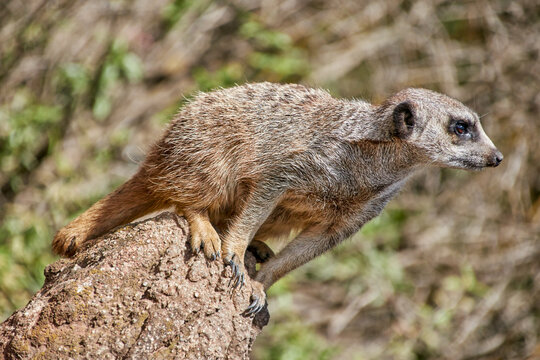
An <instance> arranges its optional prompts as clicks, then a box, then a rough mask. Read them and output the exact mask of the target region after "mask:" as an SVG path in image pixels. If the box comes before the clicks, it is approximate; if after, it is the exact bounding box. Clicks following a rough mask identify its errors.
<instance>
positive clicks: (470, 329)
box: [0, 0, 540, 359]
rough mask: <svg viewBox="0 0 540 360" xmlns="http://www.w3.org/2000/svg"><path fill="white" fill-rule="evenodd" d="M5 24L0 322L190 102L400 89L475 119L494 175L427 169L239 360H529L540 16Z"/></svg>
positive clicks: (97, 5)
mask: <svg viewBox="0 0 540 360" xmlns="http://www.w3.org/2000/svg"><path fill="white" fill-rule="evenodd" d="M0 24H1V25H0V188H1V194H0V320H3V319H5V318H7V317H8V316H9V315H10V314H11V313H12V312H13V311H15V310H16V309H17V308H20V307H22V306H24V305H25V304H26V303H27V301H28V300H29V298H30V297H31V296H32V294H33V293H34V292H36V291H37V290H38V289H39V288H40V287H41V286H42V283H43V280H44V278H43V269H44V267H45V266H46V265H47V264H49V263H51V262H53V261H55V260H56V259H57V258H56V257H55V256H54V255H53V254H52V253H51V251H50V243H51V240H52V236H53V234H54V232H55V231H56V230H57V229H59V228H60V227H61V226H63V225H65V224H66V223H67V222H68V221H69V220H70V219H72V218H74V217H75V216H76V215H78V214H79V213H81V212H82V211H83V210H84V209H86V208H88V207H89V206H90V205H91V204H92V203H93V202H95V201H96V200H98V199H99V198H101V197H102V196H103V195H105V194H106V193H108V192H110V191H111V190H112V189H114V188H115V187H116V186H118V185H119V184H120V183H122V182H123V181H124V180H126V179H127V178H128V177H129V176H130V175H131V174H133V173H134V172H135V170H136V168H137V164H138V163H139V162H140V161H141V160H142V159H143V158H144V154H145V151H146V150H147V149H148V147H149V145H150V144H151V143H152V142H153V141H155V140H156V139H157V138H158V137H159V136H160V133H161V131H162V129H163V128H164V126H165V125H166V124H167V122H168V120H169V119H170V118H171V116H172V115H173V114H174V113H175V112H176V111H177V109H178V108H179V107H181V106H182V104H183V103H184V102H185V100H186V99H189V98H190V97H191V96H192V95H193V94H194V93H196V92H197V91H199V90H203V91H206V90H210V89H213V88H216V87H229V86H233V85H234V84H241V83H244V82H256V81H273V82H297V83H302V84H307V85H310V86H314V87H322V88H325V89H328V90H329V91H330V92H331V93H332V94H333V95H335V96H338V97H347V98H353V97H354V98H364V99H366V100H369V101H374V102H379V101H381V100H382V99H384V98H385V97H386V96H388V95H390V94H392V93H393V92H395V91H397V90H399V89H402V88H404V87H409V86H415V87H425V88H429V89H434V90H437V91H441V92H444V93H446V94H448V95H450V96H453V97H455V98H457V99H459V100H461V101H463V102H464V103H466V104H467V105H469V106H470V107H472V108H473V109H475V110H476V111H477V112H478V114H479V115H481V116H482V121H483V124H484V128H485V130H486V132H487V133H488V135H489V136H490V137H491V138H492V140H493V141H494V143H495V144H496V145H497V146H498V147H499V149H501V150H502V152H503V153H504V155H505V160H504V162H503V163H502V165H501V166H500V167H498V168H496V169H488V170H485V171H482V172H472V173H468V172H464V171H456V170H440V169H435V168H434V169H428V170H426V171H423V172H422V173H420V174H419V175H418V176H416V177H414V179H413V180H412V181H410V183H409V184H408V186H407V187H406V189H404V191H402V193H401V194H400V195H399V196H398V197H397V198H396V199H395V200H394V201H393V202H391V204H390V205H389V206H388V207H387V209H386V210H385V211H384V213H383V214H382V215H381V216H380V217H379V218H377V219H375V220H374V221H372V222H371V223H370V224H368V225H367V226H366V227H365V228H364V229H363V230H362V231H361V232H360V233H359V234H357V235H356V236H355V237H354V238H353V239H352V240H349V241H346V242H345V243H344V244H342V245H341V246H339V247H338V248H337V249H335V250H334V251H332V252H330V253H328V254H326V255H324V256H322V257H320V258H318V259H317V260H315V261H313V262H311V263H309V264H308V265H306V266H304V267H302V268H301V269H298V270H296V271H295V272H293V273H292V274H290V275H289V276H287V277H286V278H284V279H282V280H281V281H280V282H278V283H277V284H276V285H275V286H274V287H273V288H272V289H271V291H270V294H269V303H270V312H271V315H272V318H271V321H270V324H269V325H268V326H267V327H266V328H265V330H264V332H263V333H262V334H261V335H260V336H259V338H258V339H257V342H256V343H255V347H254V352H253V355H252V357H253V359H436V358H448V359H525V358H528V357H530V358H532V357H533V356H535V355H534V354H536V356H540V347H539V345H538V344H539V334H540V300H539V299H540V235H539V234H540V171H539V170H540V139H539V136H540V119H539V110H540V82H539V78H540V61H539V52H540V4H539V3H538V1H536V0H521V1H506V0H493V1H487V0H486V1H482V0H480V1H464V2H462V1H458V2H456V1H425V0H424V1H408V0H404V1H398V0H396V1H394V0H381V1H357V0H332V1H322V0H313V1H312V0H236V1H207V0H153V1H146V0H133V1H121V0H117V1H102V0H92V1H68V0H56V1H46V0H24V1H23V0H4V1H2V2H1V3H0ZM273 246H275V247H279V246H280V244H273Z"/></svg>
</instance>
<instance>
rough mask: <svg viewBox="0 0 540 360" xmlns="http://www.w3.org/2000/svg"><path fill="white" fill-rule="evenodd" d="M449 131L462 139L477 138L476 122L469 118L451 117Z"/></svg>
mask: <svg viewBox="0 0 540 360" xmlns="http://www.w3.org/2000/svg"><path fill="white" fill-rule="evenodd" d="M448 131H449V132H450V133H453V134H455V135H457V136H458V138H459V139H461V140H467V139H473V140H474V139H475V138H476V133H477V131H476V124H475V123H474V122H472V121H470V120H468V119H464V118H453V117H450V123H449V126H448Z"/></svg>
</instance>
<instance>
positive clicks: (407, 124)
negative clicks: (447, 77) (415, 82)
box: [384, 89, 503, 170]
mask: <svg viewBox="0 0 540 360" xmlns="http://www.w3.org/2000/svg"><path fill="white" fill-rule="evenodd" d="M384 107H385V108H386V111H389V110H391V111H392V115H391V121H392V122H393V132H394V136H397V137H399V138H401V139H402V141H405V142H408V143H411V144H413V145H415V147H416V148H418V149H419V150H420V153H421V154H422V155H423V156H424V157H425V160H426V161H427V162H428V163H432V164H434V165H437V166H441V167H449V168H458V169H468V170H477V169H481V168H484V167H486V166H492V167H494V166H498V165H499V164H500V163H501V161H502V159H503V155H502V153H501V152H500V151H499V150H497V148H496V147H495V145H493V142H492V141H491V139H490V138H489V137H488V136H487V135H486V133H485V132H484V130H483V129H482V125H481V124H480V119H479V118H478V115H477V114H476V113H475V112H474V111H472V110H471V109H469V108H468V107H466V106H465V105H463V104H462V103H461V102H459V101H457V100H455V99H452V98H450V97H448V96H446V95H442V94H439V93H437V92H434V91H430V90H426V89H405V90H402V91H400V92H398V93H397V94H395V95H394V96H392V97H390V98H389V99H388V100H387V101H386V102H385V104H384ZM387 114H388V112H387ZM388 115H389V114H388Z"/></svg>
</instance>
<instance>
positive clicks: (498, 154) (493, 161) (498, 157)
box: [489, 150, 504, 167]
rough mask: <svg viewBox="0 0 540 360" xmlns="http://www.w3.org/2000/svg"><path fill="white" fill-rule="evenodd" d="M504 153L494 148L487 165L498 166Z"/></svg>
mask: <svg viewBox="0 0 540 360" xmlns="http://www.w3.org/2000/svg"><path fill="white" fill-rule="evenodd" d="M503 159H504V155H503V154H502V152H500V151H499V150H495V153H494V154H493V157H492V158H491V160H490V162H489V165H490V166H493V167H496V166H499V164H500V163H501V162H502V161H503Z"/></svg>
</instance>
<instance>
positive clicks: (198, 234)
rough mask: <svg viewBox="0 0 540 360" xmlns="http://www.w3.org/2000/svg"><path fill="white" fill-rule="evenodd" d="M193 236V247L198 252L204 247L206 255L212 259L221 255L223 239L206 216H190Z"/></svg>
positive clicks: (191, 240) (191, 242) (189, 220)
mask: <svg viewBox="0 0 540 360" xmlns="http://www.w3.org/2000/svg"><path fill="white" fill-rule="evenodd" d="M188 222H189V226H190V232H191V238H190V244H191V249H192V250H193V252H194V253H198V252H199V250H200V249H201V248H202V249H203V251H204V255H205V256H206V257H207V258H209V259H210V260H216V259H218V258H219V257H220V256H221V240H220V238H219V235H218V233H217V232H216V230H215V229H214V227H213V226H212V224H210V221H208V220H207V219H206V218H204V217H191V218H188Z"/></svg>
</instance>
